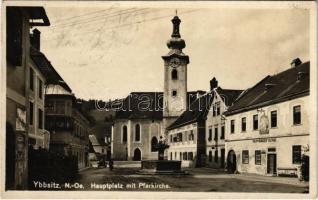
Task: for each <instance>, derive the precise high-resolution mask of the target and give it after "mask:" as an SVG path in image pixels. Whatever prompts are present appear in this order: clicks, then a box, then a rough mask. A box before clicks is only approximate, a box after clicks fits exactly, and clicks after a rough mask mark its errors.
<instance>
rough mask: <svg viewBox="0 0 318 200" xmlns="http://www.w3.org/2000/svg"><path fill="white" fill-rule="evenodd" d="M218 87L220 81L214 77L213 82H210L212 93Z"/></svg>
mask: <svg viewBox="0 0 318 200" xmlns="http://www.w3.org/2000/svg"><path fill="white" fill-rule="evenodd" d="M217 87H218V81H217V80H216V78H215V77H213V79H212V80H210V90H211V91H212V90H213V89H214V88H217Z"/></svg>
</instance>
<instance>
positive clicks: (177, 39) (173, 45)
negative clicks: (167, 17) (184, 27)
mask: <svg viewBox="0 0 318 200" xmlns="http://www.w3.org/2000/svg"><path fill="white" fill-rule="evenodd" d="M171 22H172V24H173V30H172V34H171V39H170V40H168V42H167V46H168V48H169V49H178V50H182V49H183V48H184V47H185V46H186V44H185V41H184V40H183V39H181V35H180V32H179V26H180V23H181V20H180V19H179V17H178V16H175V17H174V18H173V19H172V20H171Z"/></svg>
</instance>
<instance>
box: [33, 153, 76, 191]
mask: <svg viewBox="0 0 318 200" xmlns="http://www.w3.org/2000/svg"><path fill="white" fill-rule="evenodd" d="M28 173H29V174H28V175H29V178H28V183H29V188H30V189H35V188H34V184H33V181H45V182H47V183H49V182H51V181H53V182H55V183H65V182H71V181H73V180H74V179H75V178H76V177H77V175H78V165H77V158H76V157H75V156H64V155H59V154H56V153H52V152H48V151H46V150H33V149H30V150H29V170H28Z"/></svg>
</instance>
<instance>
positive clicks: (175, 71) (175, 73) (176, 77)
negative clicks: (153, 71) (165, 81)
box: [171, 69, 178, 80]
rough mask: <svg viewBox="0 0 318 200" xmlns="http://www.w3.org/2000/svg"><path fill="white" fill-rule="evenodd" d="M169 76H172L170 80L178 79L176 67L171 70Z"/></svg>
mask: <svg viewBox="0 0 318 200" xmlns="http://www.w3.org/2000/svg"><path fill="white" fill-rule="evenodd" d="M171 77H172V80H177V79H178V71H177V70H176V69H173V70H172V72H171Z"/></svg>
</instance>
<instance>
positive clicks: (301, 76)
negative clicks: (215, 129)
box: [225, 62, 310, 115]
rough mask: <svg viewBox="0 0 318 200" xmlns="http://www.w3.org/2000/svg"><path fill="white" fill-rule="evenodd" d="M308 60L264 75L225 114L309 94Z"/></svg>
mask: <svg viewBox="0 0 318 200" xmlns="http://www.w3.org/2000/svg"><path fill="white" fill-rule="evenodd" d="M309 68H310V62H306V63H303V64H300V65H298V66H296V67H292V68H289V69H287V70H285V71H283V72H280V73H278V74H276V75H273V76H266V77H265V78H264V79H262V80H261V81H260V82H258V83H257V84H256V85H255V86H254V87H252V88H249V89H248V90H247V91H245V92H244V93H243V94H242V95H241V96H240V97H239V98H238V99H237V100H236V101H235V102H234V104H233V106H231V107H230V108H229V109H228V111H227V112H226V113H225V115H232V114H236V113H240V112H244V111H247V110H251V109H255V108H259V107H263V106H268V105H271V104H275V103H279V102H283V101H287V100H290V99H294V98H298V97H301V96H305V95H309V73H310V70H309Z"/></svg>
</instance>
